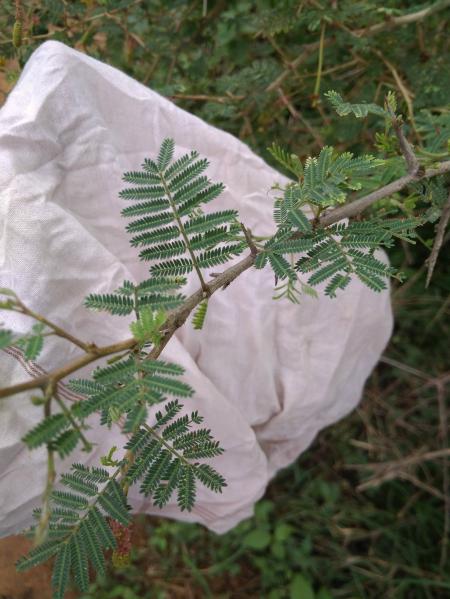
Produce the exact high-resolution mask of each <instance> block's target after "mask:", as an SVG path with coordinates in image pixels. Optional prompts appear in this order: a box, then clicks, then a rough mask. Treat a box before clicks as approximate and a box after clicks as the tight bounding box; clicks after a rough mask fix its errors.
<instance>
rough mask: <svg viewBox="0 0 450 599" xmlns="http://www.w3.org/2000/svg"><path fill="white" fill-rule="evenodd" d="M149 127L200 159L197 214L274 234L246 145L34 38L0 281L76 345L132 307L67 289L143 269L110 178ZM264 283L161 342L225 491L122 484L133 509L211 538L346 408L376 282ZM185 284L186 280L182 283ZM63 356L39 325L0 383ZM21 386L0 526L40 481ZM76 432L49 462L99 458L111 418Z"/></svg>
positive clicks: (137, 156) (355, 390)
mask: <svg viewBox="0 0 450 599" xmlns="http://www.w3.org/2000/svg"><path fill="white" fill-rule="evenodd" d="M165 137H173V138H174V139H175V143H176V151H177V155H179V154H182V153H185V152H187V151H190V150H191V149H196V150H198V151H199V152H200V154H201V155H202V156H205V157H207V158H208V159H209V161H210V163H211V166H210V168H209V170H208V174H209V176H210V178H211V179H212V180H215V181H223V182H224V183H225V185H226V191H225V192H224V193H223V195H222V196H221V197H220V198H219V199H218V200H216V201H215V202H214V203H213V204H214V205H213V206H212V209H213V210H223V209H226V208H235V209H237V210H238V211H239V214H240V218H241V220H242V221H243V222H244V223H246V225H247V226H249V227H250V228H251V229H252V231H253V232H254V233H255V234H258V235H265V234H269V233H270V232H271V231H273V230H274V224H273V219H272V208H273V200H272V198H271V197H270V194H269V193H268V192H269V190H270V188H271V186H272V185H273V183H274V182H276V181H277V182H279V183H284V182H285V181H286V179H284V178H283V177H282V176H281V175H280V174H279V173H277V172H276V171H275V170H273V169H272V168H270V167H269V166H268V165H267V164H265V163H264V162H263V161H262V160H261V159H260V158H258V157H257V156H255V155H254V154H253V153H252V152H251V151H250V150H249V149H248V147H247V146H246V145H245V144H243V143H241V142H240V141H238V140H237V139H236V138H234V137H233V136H231V135H229V134H228V133H225V132H223V131H220V130H218V129H216V128H214V127H212V126H210V125H208V124H206V123H204V122H203V121H201V120H200V119H198V118H196V117H195V116H193V115H191V114H188V113H187V112H185V111H183V110H181V109H180V108H177V107H176V106H175V105H174V104H172V103H171V102H170V101H168V100H166V99H164V98H163V97H161V96H159V95H158V94H156V93H155V92H153V91H151V90H150V89H148V88H147V87H145V86H143V85H141V84H140V83H137V82H136V81H134V80H133V79H130V78H129V77H128V76H126V75H124V74H123V73H121V72H120V71H117V70H116V69H114V68H112V67H110V66H108V65H106V64H103V63H101V62H98V61H96V60H94V59H92V58H89V57H88V56H85V55H84V54H81V53H79V52H77V51H75V50H72V49H70V48H68V47H66V46H64V45H63V44H60V43H58V42H46V43H44V44H43V45H42V46H40V48H39V49H38V50H36V52H35V53H34V54H33V55H32V57H31V58H30V59H29V61H28V62H27V64H26V66H25V69H24V71H23V73H22V75H21V77H20V79H19V81H18V83H17V85H16V87H15V89H14V90H13V91H12V93H11V94H10V96H9V98H8V100H7V102H6V104H5V106H4V107H3V108H2V109H1V111H0V286H1V287H9V288H12V289H14V290H15V291H16V293H17V294H18V295H19V297H20V298H21V299H22V300H23V301H24V302H25V303H26V304H28V305H29V306H30V307H31V308H33V309H34V310H35V311H37V312H39V313H42V314H44V315H45V316H47V317H48V318H49V319H50V320H53V321H54V322H56V323H58V324H59V325H61V326H62V327H63V328H66V329H67V330H69V331H71V332H73V333H74V334H75V335H76V336H78V337H80V338H82V339H84V340H85V341H95V342H96V343H97V344H109V343H113V342H115V341H119V340H122V339H125V338H127V337H129V336H130V333H129V330H128V324H129V322H130V320H132V318H131V317H130V318H120V317H115V316H108V315H105V314H95V313H93V312H90V311H89V310H87V309H86V308H84V307H83V299H84V297H85V296H86V295H87V294H89V293H107V292H110V291H113V290H114V289H116V288H117V287H119V286H120V285H121V284H122V282H123V280H124V279H130V280H133V281H136V282H138V281H140V280H143V279H145V278H148V276H149V274H148V265H146V264H143V263H140V262H139V261H138V259H137V252H136V250H135V249H133V248H131V247H130V245H129V239H128V235H127V234H126V232H125V224H126V223H125V219H123V218H122V217H121V216H120V210H121V208H122V207H123V201H122V200H120V199H119V198H118V192H119V190H120V189H121V188H122V187H123V183H122V181H121V176H122V173H123V172H124V171H127V170H136V169H138V168H139V166H140V164H141V162H142V161H143V159H144V158H145V157H151V156H155V155H156V154H157V152H158V149H159V145H160V143H161V141H162V140H163V139H164V138H165ZM216 270H221V269H216ZM273 284H274V277H273V273H272V272H271V271H270V269H265V270H263V271H256V270H255V269H252V270H250V271H247V272H245V273H244V274H243V275H242V276H240V277H239V278H238V279H237V280H236V281H235V282H233V283H232V284H231V285H230V286H229V287H228V288H227V289H226V290H225V291H220V292H218V293H216V294H215V295H214V296H213V297H212V299H211V301H210V306H209V310H208V316H207V320H206V324H205V327H204V329H203V330H202V331H196V330H194V329H193V328H192V326H190V324H189V323H187V324H186V325H185V326H184V327H183V328H182V329H180V330H179V331H178V332H177V334H176V336H175V337H174V338H173V339H172V340H171V342H170V343H169V345H168V346H167V348H166V349H165V350H164V352H163V354H162V358H163V359H167V360H171V361H174V362H177V363H179V364H181V365H183V366H184V367H185V368H186V375H185V377H184V380H185V381H186V382H188V383H189V384H190V385H192V387H193V388H194V389H195V396H194V398H193V399H190V400H187V401H185V402H184V403H185V408H186V410H192V409H198V410H199V412H200V413H201V414H202V415H203V416H204V417H205V421H206V423H207V426H208V427H210V428H211V429H212V432H213V434H214V436H215V438H217V439H218V440H220V442H221V444H222V446H223V447H224V448H225V450H226V451H225V453H224V454H223V456H220V457H219V458H216V459H214V460H213V461H212V464H213V465H214V467H215V468H217V469H218V470H219V471H220V472H221V473H222V474H223V475H224V476H225V477H226V480H227V483H228V486H227V487H226V488H225V490H224V492H223V493H222V494H221V495H216V494H214V493H212V492H210V491H208V490H207V489H204V488H203V487H202V486H201V485H199V487H198V489H199V492H198V500H197V504H196V506H195V508H194V510H193V511H192V512H191V513H190V514H188V513H185V512H183V513H181V512H180V511H179V509H178V508H177V506H176V499H173V500H172V501H171V503H170V504H169V505H168V506H167V507H165V508H164V509H163V510H162V511H161V510H159V509H158V508H155V507H153V506H152V505H151V502H150V501H149V500H146V499H145V498H144V497H143V496H141V495H139V493H138V491H137V489H136V488H132V489H131V490H130V494H129V500H130V503H131V505H132V506H133V509H134V510H135V511H136V512H147V513H151V514H161V513H162V514H163V515H165V516H168V517H173V518H177V519H180V520H189V521H196V522H201V523H202V524H204V525H205V526H207V527H208V528H210V529H212V530H214V531H216V532H225V531H226V530H228V529H230V528H232V527H233V526H235V525H236V524H237V523H238V522H239V521H240V520H242V519H243V518H247V517H248V516H250V515H251V514H252V509H253V505H254V503H255V501H256V500H257V499H258V498H260V497H261V496H262V494H263V493H264V490H265V488H266V485H267V483H268V481H269V479H270V478H271V477H272V476H273V475H274V474H275V473H276V471H277V470H278V469H279V468H282V467H284V466H287V465H288V464H289V463H290V462H292V460H294V459H295V458H296V457H297V456H298V455H299V454H300V453H301V452H302V451H304V450H305V449H306V448H307V447H308V446H309V444H310V443H311V441H312V440H313V439H314V437H315V436H316V434H317V433H318V431H320V430H321V429H322V428H324V427H325V426H327V425H329V424H332V423H333V422H336V421H337V420H339V419H340V418H342V417H343V416H345V415H346V414H347V413H348V412H349V411H351V410H352V409H353V408H354V407H355V406H356V404H357V403H358V401H359V399H360V396H361V391H362V387H363V385H364V382H365V380H366V378H367V376H368V375H369V373H370V372H371V370H372V368H373V367H374V365H375V364H376V362H377V360H378V358H379V356H380V353H381V352H382V350H383V348H384V347H385V344H386V343H387V340H388V338H389V335H390V332H391V327H392V315H391V308H390V300H389V293H388V292H387V291H386V292H384V293H381V294H376V293H374V292H372V291H370V290H369V289H367V288H366V287H364V286H363V285H361V284H360V283H359V282H357V281H355V282H352V283H351V285H350V286H349V288H348V289H347V290H346V291H345V292H343V293H342V294H341V295H340V296H339V297H338V298H337V299H334V300H331V299H328V298H327V297H325V296H324V295H323V294H321V295H320V297H319V299H314V298H310V297H304V298H303V299H302V301H301V304H300V305H294V304H290V303H289V302H288V301H287V300H282V301H274V300H272V295H273ZM196 288H197V284H196V282H195V280H194V279H192V278H191V279H190V280H189V283H188V289H187V290H185V292H186V294H189V293H190V292H192V291H193V290H194V289H196ZM0 318H1V319H2V320H3V323H4V325H5V326H7V327H8V328H12V329H13V330H15V331H17V332H23V331H27V330H29V328H30V327H31V324H32V322H31V321H30V319H29V318H25V317H21V318H19V317H18V316H17V315H14V314H12V313H9V312H2V315H1V316H0ZM79 353H80V350H79V349H78V348H77V347H75V346H71V345H70V344H69V343H68V342H66V341H65V340H61V339H58V338H54V337H50V338H49V341H48V342H47V343H46V348H45V350H44V353H43V354H42V355H41V357H40V358H39V359H38V365H35V364H25V363H24V362H23V360H21V359H20V357H19V356H17V355H16V356H13V355H12V354H11V353H7V352H0V386H2V387H4V386H7V385H11V384H14V383H18V382H21V381H24V380H26V379H27V378H29V376H30V374H37V373H38V372H42V370H43V369H44V370H46V371H49V370H51V369H53V368H55V367H58V366H61V365H62V364H64V363H65V362H67V361H68V360H71V359H73V358H74V357H76V356H77V355H79ZM96 365H98V363H97V364H95V365H92V366H91V367H89V368H85V369H84V370H83V371H81V373H76V374H75V375H73V376H75V377H79V376H83V375H84V376H87V375H89V372H91V370H92V369H93V367H94V366H96ZM30 395H31V394H29V393H28V394H26V393H24V394H21V395H16V396H14V397H11V398H9V399H5V400H1V401H0V536H4V535H9V534H13V533H16V532H18V531H20V530H21V529H22V528H24V527H25V526H28V525H29V524H30V523H31V510H32V508H33V507H36V506H38V505H39V503H40V498H41V495H42V492H43V489H44V482H45V473H46V467H45V462H46V454H45V451H44V450H42V449H39V450H34V451H32V452H30V451H28V450H27V449H26V448H25V446H24V445H23V443H22V442H21V437H22V436H23V435H24V434H25V433H26V432H27V431H28V430H29V429H30V428H31V427H32V426H34V425H35V424H36V423H37V422H39V421H40V420H41V418H42V409H41V408H39V407H36V406H34V405H32V404H31V402H30V401H29V399H30ZM67 397H68V400H70V399H71V398H70V397H69V395H67ZM88 437H89V438H90V439H91V440H93V441H95V442H96V443H97V445H96V446H95V449H94V451H93V452H91V453H90V454H85V453H82V452H81V451H79V452H76V454H73V455H71V456H69V459H68V460H66V461H65V462H64V463H60V464H59V465H58V470H59V471H60V472H61V471H63V470H64V469H66V470H67V469H68V467H69V466H70V463H72V462H73V461H84V462H85V463H89V464H98V463H99V457H100V456H101V455H105V454H106V453H107V452H108V451H109V449H110V448H111V447H112V446H113V445H117V446H118V447H122V446H123V444H124V438H123V436H122V435H121V434H120V432H119V430H118V429H117V428H113V429H112V430H111V431H110V432H108V431H107V429H105V428H103V427H100V426H99V424H98V421H97V420H95V419H94V420H92V429H91V430H90V431H88Z"/></svg>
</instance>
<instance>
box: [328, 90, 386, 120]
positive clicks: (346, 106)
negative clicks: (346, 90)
mask: <svg viewBox="0 0 450 599" xmlns="http://www.w3.org/2000/svg"><path fill="white" fill-rule="evenodd" d="M324 95H325V97H326V98H328V100H329V101H330V103H331V104H332V106H333V108H334V109H335V111H336V112H337V113H338V115H339V116H347V115H348V114H354V116H355V117H356V118H364V117H366V116H367V115H368V114H376V115H378V116H384V117H385V116H387V115H388V113H387V112H386V110H384V109H383V108H381V107H380V106H378V105H377V104H367V103H363V104H352V103H351V102H345V101H344V100H343V98H342V96H341V95H340V94H338V93H337V92H336V91H333V90H331V91H328V92H326V93H325V94H324Z"/></svg>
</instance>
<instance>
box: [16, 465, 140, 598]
mask: <svg viewBox="0 0 450 599" xmlns="http://www.w3.org/2000/svg"><path fill="white" fill-rule="evenodd" d="M118 473H119V471H116V473H115V474H113V475H110V473H109V472H108V471H107V470H105V469H103V468H96V467H92V468H89V467H87V466H83V465H81V464H74V465H73V466H72V471H71V472H70V473H68V474H63V475H62V477H61V481H60V482H61V484H62V485H63V486H65V487H67V488H68V489H70V491H59V490H57V491H53V493H52V496H51V499H52V509H51V511H50V517H49V523H48V539H49V540H47V541H45V542H44V543H42V544H41V545H39V546H37V547H35V548H34V549H32V550H31V551H30V553H29V554H28V555H27V556H25V557H23V558H21V559H20V560H19V561H18V562H17V569H18V570H19V571H23V570H27V569H29V568H31V567H33V566H36V565H37V564H39V563H42V562H43V561H46V560H47V559H48V558H49V557H51V556H53V555H56V560H55V564H54V568H53V576H52V585H53V587H54V593H53V597H54V599H60V598H62V597H64V594H65V591H66V589H67V586H68V584H69V579H70V574H71V572H73V576H74V579H75V582H76V584H77V586H78V588H79V589H80V590H81V591H86V590H87V588H88V584H89V575H88V563H89V562H90V563H91V564H92V566H93V567H94V569H95V570H97V571H98V572H100V573H101V572H104V571H105V558H104V555H103V552H104V551H105V550H107V549H111V548H114V547H115V546H116V540H115V538H114V535H113V534H112V531H111V529H110V527H109V524H108V521H107V518H112V519H113V520H116V521H117V522H120V523H121V524H123V525H124V526H128V524H129V523H130V513H129V506H128V505H127V503H126V497H125V495H124V493H123V491H122V488H121V486H120V485H119V484H118V483H117V481H116V480H115V477H116V476H117V474H118ZM99 483H100V484H102V485H103V486H102V488H100V487H99ZM72 490H75V491H76V494H74V493H73V492H72ZM61 508H62V509H61ZM34 515H35V517H36V518H37V519H39V518H40V517H41V512H40V510H36V511H35V514H34Z"/></svg>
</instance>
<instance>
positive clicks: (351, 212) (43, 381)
mask: <svg viewBox="0 0 450 599" xmlns="http://www.w3.org/2000/svg"><path fill="white" fill-rule="evenodd" d="M448 172H450V160H449V161H445V162H441V163H440V164H439V165H438V167H437V168H432V169H427V170H426V171H425V172H423V173H422V172H421V171H420V170H419V171H418V172H417V174H416V175H412V174H408V175H405V176H403V177H400V178H399V179H397V180H396V181H393V182H392V183H389V184H388V185H385V186H384V187H381V188H380V189H378V190H376V191H373V192H371V193H369V194H368V195H366V196H364V197H362V198H359V199H358V200H355V201H354V202H351V203H350V204H347V205H345V206H339V207H338V208H334V209H333V210H331V211H330V212H329V213H328V214H325V215H324V216H321V217H320V221H319V222H320V225H321V226H322V227H326V226H329V225H332V224H334V223H337V222H338V221H340V220H342V219H344V218H349V217H352V216H356V215H357V214H360V213H361V212H363V211H364V210H366V209H367V208H368V207H369V206H371V205H372V204H373V203H375V202H377V201H378V200H381V199H383V198H385V197H387V196H389V195H392V194H393V193H396V192H398V191H401V190H402V189H404V188H405V187H406V186H407V185H409V184H410V183H412V182H413V181H420V180H422V179H429V178H431V177H435V176H437V175H442V174H444V173H448ZM254 261H255V255H254V254H250V255H248V256H246V257H245V258H243V259H242V260H240V261H239V262H238V263H237V264H235V265H233V266H231V267H230V268H228V269H227V270H225V271H224V272H223V273H221V274H219V275H218V276H216V277H214V278H213V279H212V280H211V281H209V282H208V285H207V287H208V290H209V295H212V294H213V293H215V292H216V291H217V290H218V289H221V288H223V287H226V286H228V285H229V284H230V283H231V282H232V281H234V280H235V279H236V278H237V277H238V276H240V275H241V274H242V273H243V272H245V271H246V270H248V269H249V268H251V267H252V266H253V263H254ZM203 300H204V289H203V288H202V289H199V290H198V291H196V292H195V293H193V294H192V295H191V296H190V297H188V298H187V299H186V301H185V302H184V303H183V304H182V305H181V306H180V307H179V308H177V309H176V310H173V311H172V312H169V316H168V319H167V321H166V322H165V323H164V325H163V331H162V332H163V337H162V340H161V343H160V344H159V345H158V346H157V347H155V348H154V349H153V350H152V351H151V352H150V355H149V357H150V358H153V359H155V358H157V357H158V356H159V355H160V354H161V352H162V350H163V349H164V347H165V346H166V345H167V343H168V341H169V340H170V339H171V337H172V336H173V334H174V333H175V331H176V330H177V329H178V328H180V327H181V326H182V325H183V324H184V323H185V321H186V319H187V318H188V316H189V314H190V313H191V312H192V310H194V309H195V308H196V307H197V306H198V304H200V302H202V301H203ZM135 346H136V340H135V339H134V338H132V339H126V340H125V341H121V342H118V343H114V344H112V345H107V346H104V347H96V348H95V351H93V350H90V351H88V352H87V353H86V354H85V355H83V356H80V357H79V358H76V359H75V360H72V361H71V362H69V363H68V364H66V365H64V366H62V367H60V368H57V369H55V370H53V371H52V372H50V373H48V374H46V375H42V376H39V377H37V378H34V379H31V380H28V381H25V382H24V383H18V384H17V385H12V386H10V387H5V388H3V389H0V399H1V398H6V397H9V396H12V395H15V394H17V393H21V392H23V391H29V390H31V389H37V388H45V387H46V386H47V385H48V384H49V383H50V382H52V383H53V384H56V382H58V381H59V380H61V379H63V378H64V377H66V376H68V375H69V374H72V372H75V371H76V370H79V369H80V368H82V367H83V366H86V365H87V364H90V363H92V362H95V361H96V360H98V359H100V358H102V357H105V356H109V355H111V354H116V353H120V352H123V351H126V350H129V349H133V348H134V347H135Z"/></svg>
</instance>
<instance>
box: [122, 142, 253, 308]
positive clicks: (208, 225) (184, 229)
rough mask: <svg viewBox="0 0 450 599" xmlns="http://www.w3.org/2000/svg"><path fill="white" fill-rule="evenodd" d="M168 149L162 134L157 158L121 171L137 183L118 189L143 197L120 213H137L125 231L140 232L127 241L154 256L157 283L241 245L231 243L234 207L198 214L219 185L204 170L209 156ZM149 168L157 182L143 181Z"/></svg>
mask: <svg viewBox="0 0 450 599" xmlns="http://www.w3.org/2000/svg"><path fill="white" fill-rule="evenodd" d="M173 153H174V140H173V139H165V140H164V141H163V142H162V145H161V149H160V151H159V155H158V158H157V160H156V162H155V161H153V160H152V159H146V160H145V161H144V163H143V164H142V168H143V169H144V170H143V171H142V172H135V171H133V172H129V173H125V175H124V181H126V182H129V183H130V182H131V183H134V184H135V185H137V187H129V188H126V189H123V190H122V191H121V192H120V196H121V197H122V198H123V199H125V200H146V201H145V202H142V203H139V204H136V207H135V208H132V209H131V210H130V209H129V208H125V209H124V210H123V211H122V215H123V216H125V217H130V216H136V215H139V216H140V217H141V218H139V219H138V220H135V221H132V222H131V223H129V224H128V226H127V230H128V231H129V232H130V233H136V232H139V233H140V234H139V235H137V236H134V237H133V238H132V240H131V244H132V245H135V246H139V247H144V249H142V250H141V252H140V254H139V258H140V259H141V260H144V261H153V262H154V261H157V262H156V263H155V264H153V265H152V266H151V268H150V272H151V274H152V280H153V281H154V282H155V284H156V285H157V284H158V280H160V279H161V280H162V281H165V280H167V277H176V276H180V275H184V274H187V273H189V272H191V271H192V270H193V269H194V268H208V267H211V266H214V265H216V264H223V263H225V262H227V261H228V260H229V259H230V258H231V257H233V256H235V255H238V254H240V253H241V252H242V251H243V249H244V247H245V246H244V244H242V243H234V244H231V243H230V240H231V239H232V238H233V236H232V232H233V231H234V230H235V226H233V225H235V221H236V212H235V211H234V210H228V211H221V212H217V213H210V214H208V215H200V216H199V214H198V212H199V210H200V209H201V208H202V207H203V205H204V204H206V203H209V202H211V201H212V200H214V199H215V198H217V196H219V195H220V193H221V192H222V191H223V189H224V186H223V185H222V184H221V183H218V184H213V183H211V182H210V181H209V179H208V178H207V177H206V176H204V175H203V173H204V172H205V170H206V169H207V167H208V164H209V163H208V161H207V160H205V159H199V157H198V153H197V152H195V151H194V152H191V153H190V154H185V155H184V156H181V157H180V158H178V159H177V160H176V161H175V162H173ZM148 173H150V175H151V178H152V182H155V183H157V184H156V185H150V186H149V185H147V182H148V177H147V174H148ZM161 225H170V226H164V227H162V228H161ZM220 225H221V226H220ZM161 242H163V243H161ZM198 250H204V251H202V252H201V253H197V252H198ZM178 256H182V257H180V258H179V257H178ZM141 301H142V300H141ZM173 307H175V306H173Z"/></svg>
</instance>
